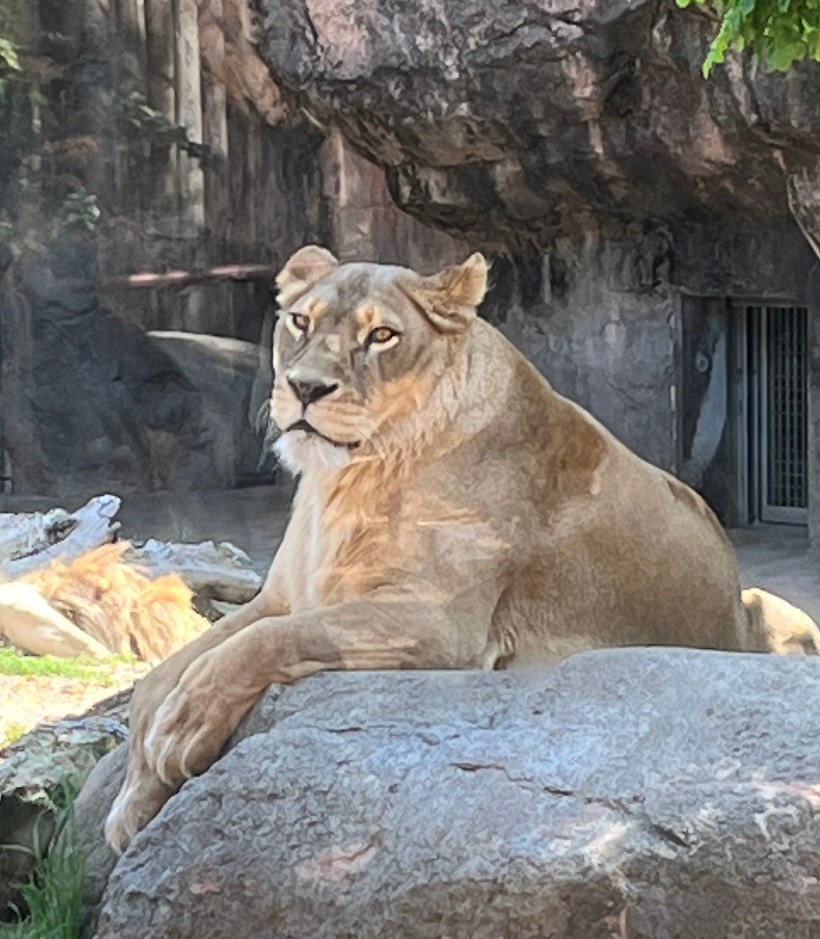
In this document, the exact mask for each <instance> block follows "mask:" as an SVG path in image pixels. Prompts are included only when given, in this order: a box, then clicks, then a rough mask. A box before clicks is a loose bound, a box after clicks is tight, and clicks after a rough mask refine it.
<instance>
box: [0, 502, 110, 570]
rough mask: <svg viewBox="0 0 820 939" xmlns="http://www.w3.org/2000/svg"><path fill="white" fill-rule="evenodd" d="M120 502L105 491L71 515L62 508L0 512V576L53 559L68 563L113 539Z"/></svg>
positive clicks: (44, 563)
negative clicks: (17, 512)
mask: <svg viewBox="0 0 820 939" xmlns="http://www.w3.org/2000/svg"><path fill="white" fill-rule="evenodd" d="M121 504H122V501H121V500H120V499H119V498H118V497H117V496H112V495H109V494H105V495H101V496H95V497H94V498H93V499H89V501H88V502H87V503H86V504H85V505H84V506H83V507H82V508H80V509H77V511H76V512H72V513H71V514H69V513H68V512H66V511H65V510H64V509H52V510H51V511H49V512H25V513H20V514H14V513H8V512H6V513H2V514H0V577H2V578H3V579H5V580H13V579H15V578H17V577H22V576H23V575H24V574H29V573H31V572H32V571H35V570H38V569H39V568H41V567H45V566H46V565H48V564H50V563H51V562H52V561H63V562H64V563H68V562H70V561H73V560H75V559H76V558H78V557H80V556H81V555H83V554H85V553H86V552H87V551H91V550H92V549H93V548H99V547H100V546H101V545H104V544H109V543H110V542H112V541H114V540H116V537H117V532H118V531H119V528H120V523H119V522H115V521H114V516H115V515H116V514H117V512H119V510H120V505H121Z"/></svg>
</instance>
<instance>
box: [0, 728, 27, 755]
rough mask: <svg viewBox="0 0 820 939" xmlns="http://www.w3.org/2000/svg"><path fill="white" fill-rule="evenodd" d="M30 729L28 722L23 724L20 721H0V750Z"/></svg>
mask: <svg viewBox="0 0 820 939" xmlns="http://www.w3.org/2000/svg"><path fill="white" fill-rule="evenodd" d="M30 729H31V728H30V727H29V726H28V724H24V723H23V722H22V721H9V722H8V723H6V724H3V723H0V750H3V749H4V748H5V747H7V746H8V745H9V744H10V743H14V741H15V740H19V739H20V738H21V737H22V736H23V735H24V734H27V733H28V732H29V730H30Z"/></svg>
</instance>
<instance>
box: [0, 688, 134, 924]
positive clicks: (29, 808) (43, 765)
mask: <svg viewBox="0 0 820 939" xmlns="http://www.w3.org/2000/svg"><path fill="white" fill-rule="evenodd" d="M119 698H120V696H117V697H116V698H112V699H110V701H111V704H110V705H109V706H108V709H106V706H107V705H108V702H104V703H103V704H102V705H99V706H98V709H99V710H101V711H104V713H102V714H97V715H94V714H86V715H84V716H83V717H78V718H70V719H67V720H62V721H56V722H54V723H52V724H41V725H39V726H38V727H36V728H35V729H34V730H33V731H31V733H28V734H25V735H24V736H23V737H21V738H20V739H19V740H18V741H16V742H15V743H13V744H12V745H11V746H9V747H7V748H6V749H5V750H3V751H2V753H0V920H3V919H6V918H8V916H9V914H10V912H11V908H10V907H11V904H13V903H15V902H18V901H19V896H18V889H17V888H18V886H19V884H21V883H24V882H25V881H26V880H27V879H28V877H29V875H30V874H31V872H32V870H33V869H34V864H35V854H36V853H37V852H38V851H45V850H46V849H47V848H48V844H49V842H50V840H51V838H52V836H53V834H54V800H55V799H59V797H60V796H61V791H62V790H64V789H66V788H67V789H68V790H69V791H73V792H76V790H77V789H78V788H79V786H80V785H81V784H82V782H83V780H84V779H85V778H86V776H88V774H89V772H90V771H91V768H92V767H93V766H94V764H95V763H96V762H97V760H99V759H100V758H101V757H102V756H103V755H104V754H106V753H109V752H110V751H112V750H114V748H115V747H116V746H117V744H118V743H121V742H122V740H123V739H124V738H125V737H126V735H127V730H126V727H125V724H124V723H123V722H122V721H121V720H120V718H121V717H122V714H121V713H120V711H119V710H118V709H117V707H115V704H116V703H117V702H118V701H119ZM115 752H119V751H115Z"/></svg>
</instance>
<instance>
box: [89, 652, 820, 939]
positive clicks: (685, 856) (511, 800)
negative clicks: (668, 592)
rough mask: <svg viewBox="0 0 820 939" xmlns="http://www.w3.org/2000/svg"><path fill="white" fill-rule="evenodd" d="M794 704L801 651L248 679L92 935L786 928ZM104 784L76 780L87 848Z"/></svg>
mask: <svg viewBox="0 0 820 939" xmlns="http://www.w3.org/2000/svg"><path fill="white" fill-rule="evenodd" d="M819 694H820V673H818V671H817V669H816V667H815V663H814V662H812V661H811V660H798V659H786V658H776V657H763V656H753V655H732V654H723V653H705V652H693V651H681V650H664V651H660V650H617V651H606V652H597V653H591V654H586V655H582V656H578V657H576V658H574V659H571V660H569V661H567V662H565V663H563V664H562V665H560V666H558V667H556V668H554V669H552V670H550V671H546V672H544V671H540V672H531V673H526V672H521V673H515V672H510V673H494V674H481V673H415V674H411V673H381V674H345V673H341V674H334V675H326V676H321V677H318V678H315V679H312V680H308V681H305V682H302V683H300V684H297V685H296V686H294V687H292V688H290V689H287V690H286V691H284V692H278V691H272V692H270V693H269V694H268V695H267V696H266V697H265V698H264V699H263V700H262V702H261V703H260V704H259V705H258V706H257V708H256V710H255V711H254V712H253V714H252V715H251V716H250V717H249V718H248V720H247V722H246V724H245V726H244V727H243V728H242V730H241V732H240V733H239V735H238V737H239V738H240V739H239V742H238V743H236V744H235V746H234V747H233V749H232V750H230V752H229V753H228V754H227V755H226V756H225V757H224V758H223V759H222V760H221V761H220V762H219V763H217V764H216V765H215V766H214V767H213V768H212V770H210V771H209V772H208V773H207V774H205V775H204V776H203V777H200V778H199V779H195V780H193V781H191V782H190V783H188V784H187V785H186V786H185V787H184V788H183V790H182V791H181V792H180V793H179V794H178V795H177V796H176V797H175V798H173V799H172V800H171V802H170V803H169V804H168V805H167V807H166V808H165V809H164V810H163V812H162V813H161V814H160V815H159V816H158V817H157V819H155V821H154V822H153V823H152V824H151V825H149V826H148V828H147V829H146V830H145V831H144V832H143V833H142V834H141V835H139V836H138V837H137V838H136V839H135V841H134V842H133V843H132V845H131V847H130V849H129V850H128V852H127V853H126V854H125V855H124V856H123V857H122V859H121V860H120V861H119V863H118V864H117V866H116V868H115V869H114V871H113V874H112V876H111V878H110V880H109V882H108V887H107V892H106V895H105V899H104V902H103V905H102V910H101V914H100V916H99V921H98V926H97V932H96V935H97V937H98V939H112V937H114V936H116V937H117V939H129V937H132V936H133V937H135V939H136V937H140V939H141V937H143V936H145V935H146V934H151V935H161V936H163V937H166V939H174V937H190V936H206V935H207V936H208V937H209V939H221V937H230V939H243V937H252V936H253V937H258V936H272V935H276V936H288V937H290V939H297V937H311V939H330V937H334V939H341V937H351V936H355V937H357V939H370V937H373V939H376V937H383V936H392V937H402V939H411V937H413V939H429V937H433V936H447V937H453V939H456V937H458V939H461V937H463V939H467V937H470V939H485V937H487V939H489V937H498V936H504V937H505V939H525V937H526V939H536V937H537V939H546V937H549V939H559V937H561V939H579V937H584V939H595V937H602V939H603V937H611V936H629V937H634V939H673V937H681V939H684V937H685V939H718V937H720V939H723V937H730V936H740V935H743V936H744V937H746V939H798V937H808V936H810V935H814V933H815V932H816V930H817V929H818V928H820V887H819V886H818V881H817V876H816V875H817V870H818V864H820V856H819V855H820V847H818V845H820V790H818V788H817V786H818V780H819V779H820V751H818V746H817V739H818V734H819V733H820V717H818V716H817V708H816V707H814V702H816V701H817V700H818V695H819ZM121 774H122V759H121V756H118V755H113V756H112V757H109V758H108V759H107V760H106V761H104V762H103V763H101V764H100V765H99V766H98V768H97V770H96V772H95V775H94V776H92V779H91V780H90V782H89V784H88V785H89V796H88V797H86V796H85V795H84V796H83V799H82V801H83V802H84V804H85V805H86V807H87V808H86V810H84V811H85V814H84V813H80V814H81V823H83V819H85V822H84V823H85V825H86V827H87V829H88V835H89V836H90V837H91V838H92V840H93V838H94V837H96V838H97V839H99V837H100V836H99V823H100V820H101V817H102V814H103V811H104V808H105V805H106V804H108V803H109V802H110V800H111V799H112V798H113V795H114V791H115V789H116V786H117V784H118V782H119V779H120V778H121ZM92 821H93V831H92V826H91V822H92ZM98 847H99V846H98ZM94 857H95V866H94V869H93V870H92V872H91V876H92V878H93V883H94V884H96V886H97V889H99V886H100V884H101V881H102V880H103V879H104V870H105V863H106V862H105V858H104V857H103V856H101V853H100V851H99V850H96V851H95V854H94ZM109 863H110V859H109ZM101 872H103V873H101Z"/></svg>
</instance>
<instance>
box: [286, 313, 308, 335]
mask: <svg viewBox="0 0 820 939" xmlns="http://www.w3.org/2000/svg"><path fill="white" fill-rule="evenodd" d="M290 321H291V323H293V325H294V326H295V327H296V329H298V330H299V332H300V333H306V332H307V331H308V327H309V326H310V317H309V316H305V314H304V313H291V314H290Z"/></svg>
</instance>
